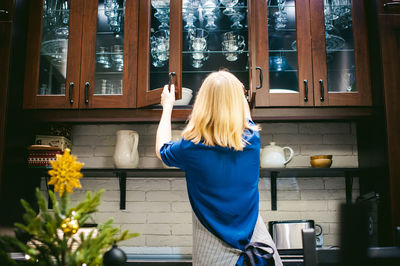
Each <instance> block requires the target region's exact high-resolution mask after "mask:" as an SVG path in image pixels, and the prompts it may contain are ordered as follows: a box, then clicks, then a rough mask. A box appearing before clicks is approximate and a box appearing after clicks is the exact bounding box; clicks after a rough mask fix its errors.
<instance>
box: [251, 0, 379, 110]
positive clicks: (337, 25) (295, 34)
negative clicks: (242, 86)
mask: <svg viewBox="0 0 400 266" xmlns="http://www.w3.org/2000/svg"><path fill="white" fill-rule="evenodd" d="M363 2H364V1H351V0H310V1H294V0H287V1H285V0H268V1H255V4H256V8H255V12H256V14H255V19H256V21H257V23H256V25H255V26H256V32H257V34H256V36H257V38H256V40H255V42H256V43H255V48H256V54H257V56H256V61H257V62H256V65H257V66H259V67H261V68H262V69H263V70H267V71H263V79H264V81H265V82H264V84H265V85H264V86H263V88H261V89H259V90H258V91H256V106H259V107H262V106H360V105H364V106H368V105H371V102H372V101H371V88H370V68H369V56H368V47H367V31H366V18H365V11H364V6H363Z"/></svg>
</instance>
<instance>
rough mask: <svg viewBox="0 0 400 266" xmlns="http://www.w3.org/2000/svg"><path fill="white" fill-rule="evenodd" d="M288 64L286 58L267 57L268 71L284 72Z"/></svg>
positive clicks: (280, 56)
mask: <svg viewBox="0 0 400 266" xmlns="http://www.w3.org/2000/svg"><path fill="white" fill-rule="evenodd" d="M288 66H289V65H288V63H287V59H286V57H282V55H279V56H270V57H269V70H270V71H278V72H279V71H285V70H286V69H288Z"/></svg>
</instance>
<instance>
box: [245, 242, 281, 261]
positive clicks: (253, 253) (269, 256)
mask: <svg viewBox="0 0 400 266" xmlns="http://www.w3.org/2000/svg"><path fill="white" fill-rule="evenodd" d="M268 250H271V251H268ZM242 255H244V260H243V266H256V265H257V262H258V261H259V260H260V259H262V260H266V261H267V262H268V265H269V266H275V261H274V257H273V255H274V249H273V248H272V247H271V246H270V245H268V244H265V243H261V242H250V243H249V244H247V245H246V246H245V248H244V251H242Z"/></svg>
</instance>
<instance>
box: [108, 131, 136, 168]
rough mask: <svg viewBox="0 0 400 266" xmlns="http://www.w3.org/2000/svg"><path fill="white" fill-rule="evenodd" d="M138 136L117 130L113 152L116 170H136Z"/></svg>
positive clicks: (130, 132)
mask: <svg viewBox="0 0 400 266" xmlns="http://www.w3.org/2000/svg"><path fill="white" fill-rule="evenodd" d="M138 144H139V134H138V133H137V132H136V131H133V130H118V131H117V141H116V144H115V151H114V164H115V167H117V168H137V167H138V164H139V152H138Z"/></svg>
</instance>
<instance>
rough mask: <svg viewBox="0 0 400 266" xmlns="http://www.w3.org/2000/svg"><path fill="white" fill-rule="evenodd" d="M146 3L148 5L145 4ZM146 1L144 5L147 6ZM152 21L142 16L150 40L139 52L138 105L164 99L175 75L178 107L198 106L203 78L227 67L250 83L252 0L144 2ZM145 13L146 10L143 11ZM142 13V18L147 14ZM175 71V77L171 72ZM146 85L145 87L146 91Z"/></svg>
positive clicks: (153, 0) (244, 81)
mask: <svg viewBox="0 0 400 266" xmlns="http://www.w3.org/2000/svg"><path fill="white" fill-rule="evenodd" d="M146 2H147V3H146ZM142 3H143V4H142ZM140 4H141V6H140V7H141V10H142V6H143V7H144V8H148V10H150V12H149V13H150V15H151V17H150V19H148V18H146V17H144V16H145V15H146V13H145V12H141V14H140V16H141V17H140V18H139V20H140V23H141V24H140V25H141V27H142V25H143V24H142V23H147V24H145V25H147V26H146V27H144V26H143V28H144V29H146V30H144V31H140V32H139V35H140V37H141V38H142V39H144V40H146V43H144V45H143V47H140V44H141V43H142V41H141V42H140V44H139V51H148V54H146V53H145V52H143V53H139V55H138V56H139V72H140V73H141V74H140V75H139V77H138V79H139V80H138V84H139V90H138V95H139V96H138V107H141V106H146V105H150V104H158V103H160V94H161V90H162V88H163V86H164V85H165V84H167V83H168V81H169V80H170V77H171V79H172V81H171V82H173V83H174V84H175V85H176V88H177V91H176V98H177V101H176V103H175V105H176V106H177V108H179V107H181V108H183V109H185V108H186V109H187V108H188V107H189V106H191V105H192V104H193V101H194V99H195V96H196V93H197V92H198V89H199V88H200V86H201V84H202V82H203V80H204V78H205V77H206V76H207V75H208V74H210V73H211V72H213V71H218V70H219V69H227V70H229V71H230V72H232V73H233V74H234V75H236V76H237V77H238V78H239V79H240V80H241V81H242V82H243V84H244V85H245V87H246V88H248V87H249V83H250V80H249V50H248V49H249V27H248V25H249V23H248V17H249V15H248V10H249V8H248V1H247V0H219V1H217V0H183V1H182V0H170V1H169V0H151V1H143V2H141V3H140ZM143 13H144V14H143ZM142 16H143V17H142ZM171 73H175V76H171V75H170V74H171ZM143 88H145V89H143Z"/></svg>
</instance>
